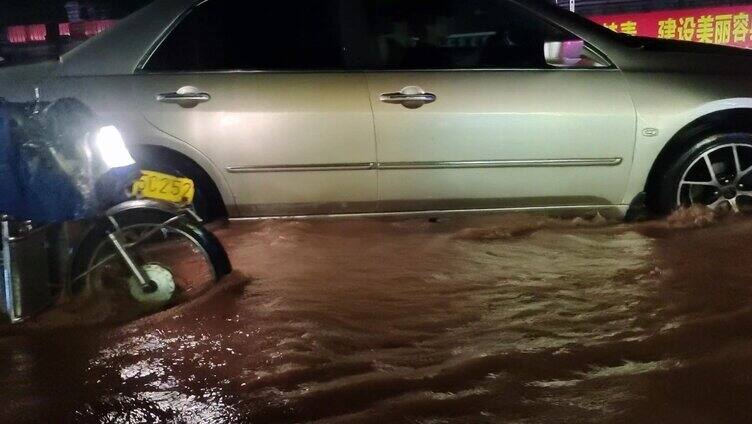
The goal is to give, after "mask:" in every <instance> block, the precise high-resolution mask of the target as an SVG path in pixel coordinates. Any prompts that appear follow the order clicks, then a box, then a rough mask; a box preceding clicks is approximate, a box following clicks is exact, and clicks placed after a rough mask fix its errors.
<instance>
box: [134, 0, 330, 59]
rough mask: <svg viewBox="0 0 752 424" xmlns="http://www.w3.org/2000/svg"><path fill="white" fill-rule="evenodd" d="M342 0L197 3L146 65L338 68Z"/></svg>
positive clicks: (212, 0) (217, 0) (213, 0)
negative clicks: (340, 3) (340, 6)
mask: <svg viewBox="0 0 752 424" xmlns="http://www.w3.org/2000/svg"><path fill="white" fill-rule="evenodd" d="M338 5H339V0H306V1H304V2H298V1H293V2H291V1H285V0H281V1H274V2H263V3H257V2H245V1H222V0H210V1H208V2H206V3H203V4H201V5H199V6H196V7H195V8H193V9H192V10H191V11H190V12H189V13H188V15H187V16H186V17H184V18H183V20H182V21H181V22H180V23H179V24H178V25H177V26H176V27H175V28H174V30H173V31H172V32H171V33H170V34H169V35H168V36H167V38H166V39H165V40H164V41H163V42H162V43H161V45H160V46H159V47H158V48H157V50H156V51H155V52H154V53H153V54H152V56H151V58H150V59H149V61H148V63H147V64H146V65H145V66H144V69H145V70H147V71H157V72H160V71H167V72H169V71H190V72H200V71H222V70H283V71H284V70H293V71H311V70H339V69H343V68H344V58H343V48H342V46H341V43H340V38H341V37H340V29H339V9H338Z"/></svg>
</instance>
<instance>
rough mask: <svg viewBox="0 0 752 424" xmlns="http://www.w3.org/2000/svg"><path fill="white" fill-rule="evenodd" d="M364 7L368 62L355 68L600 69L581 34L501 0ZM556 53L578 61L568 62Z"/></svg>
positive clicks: (377, 1)
mask: <svg viewBox="0 0 752 424" xmlns="http://www.w3.org/2000/svg"><path fill="white" fill-rule="evenodd" d="M360 4H361V11H359V12H358V13H362V14H363V16H364V21H365V22H364V23H363V24H362V28H364V30H365V32H366V33H365V34H364V37H365V38H366V40H365V41H364V42H362V43H361V44H365V45H368V46H369V47H368V51H369V52H371V53H370V55H368V56H366V55H362V54H361V55H360V57H361V58H363V59H362V60H360V63H358V64H355V66H356V67H360V68H371V69H373V68H380V69H385V70H430V69H531V68H532V69H546V68H561V67H597V66H599V65H601V64H600V63H598V61H597V56H596V57H591V56H593V55H592V54H591V52H589V51H588V50H587V48H586V46H585V45H584V43H583V42H582V41H581V40H578V39H577V37H576V36H574V35H572V34H570V33H568V32H566V31H565V30H563V29H561V28H558V27H556V26H554V25H552V24H549V23H548V22H546V21H545V20H543V19H542V18H539V17H537V16H535V15H533V14H532V13H529V12H527V11H526V10H524V9H522V8H520V7H519V6H516V5H513V4H510V3H508V2H506V1H504V0H411V1H405V0H360ZM562 46H564V48H562ZM578 46H579V47H580V48H579V51H578V50H577V47H578ZM557 47H558V48H557ZM553 54H559V55H562V54H569V55H570V56H571V55H572V54H574V55H575V56H576V57H568V58H566V59H567V60H564V59H563V58H562V57H553V56H552V55H553ZM601 66H602V65H601Z"/></svg>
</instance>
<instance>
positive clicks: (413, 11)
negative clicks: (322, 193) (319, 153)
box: [351, 0, 635, 211]
mask: <svg viewBox="0 0 752 424" xmlns="http://www.w3.org/2000/svg"><path fill="white" fill-rule="evenodd" d="M359 5H360V6H359V7H360V10H355V6H353V10H351V13H352V14H353V15H354V16H362V18H361V22H359V23H358V27H359V28H362V29H363V38H364V40H365V41H364V42H363V45H367V46H368V48H367V51H368V52H371V54H370V56H368V55H362V56H363V65H362V66H363V68H365V69H369V70H370V71H369V72H368V85H369V87H370V95H371V103H372V105H373V109H374V114H375V128H376V144H377V162H378V169H379V195H380V200H381V201H382V205H383V210H385V211H390V210H410V209H416V210H425V209H448V208H449V209H455V208H456V209H464V208H507V207H510V208H514V207H546V206H583V205H611V204H618V203H621V201H622V196H623V194H624V192H625V189H626V184H627V180H628V177H629V173H630V169H631V165H632V151H633V148H634V143H635V110H634V106H633V104H632V101H631V98H630V96H629V95H628V92H627V89H626V85H625V82H624V79H623V77H622V75H621V73H620V71H619V70H618V69H616V68H615V67H613V66H611V64H610V63H608V61H607V60H606V59H605V58H603V57H602V56H601V55H599V54H598V53H597V52H596V51H595V49H593V48H592V47H590V46H588V45H586V44H584V43H583V42H582V40H578V39H577V37H575V36H574V35H571V34H569V33H567V32H566V31H564V30H563V29H561V28H558V27H557V26H555V25H554V24H552V23H550V22H548V21H547V20H544V19H543V18H541V17H538V16H537V15H533V14H532V13H530V12H528V11H527V10H525V9H523V8H521V7H519V6H517V5H515V4H512V3H510V2H506V1H504V0H414V1H403V0H361V1H360V2H359ZM547 42H553V43H548V44H546V43H547ZM544 48H547V49H549V55H548V58H549V59H548V60H547V59H546V55H544ZM557 49H558V51H557ZM562 50H565V52H563V53H562ZM566 50H569V52H566ZM565 54H568V55H569V56H570V57H567V58H566V60H563V61H560V62H552V61H551V58H552V57H563V56H564V55H565ZM573 54H574V55H575V56H576V57H572V56H573Z"/></svg>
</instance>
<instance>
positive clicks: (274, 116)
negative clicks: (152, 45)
mask: <svg viewBox="0 0 752 424" xmlns="http://www.w3.org/2000/svg"><path fill="white" fill-rule="evenodd" d="M338 7H339V1H338V0H310V1H306V2H297V1H293V0H281V1H277V2H263V3H253V2H226V1H220V0H210V1H208V2H205V3H202V4H200V5H199V6H197V7H195V8H194V9H192V10H191V11H190V12H189V13H188V14H187V16H185V17H184V18H182V20H181V21H180V22H179V23H178V24H177V26H176V27H175V29H174V30H172V32H171V33H170V34H169V35H168V36H167V37H166V39H165V40H164V41H163V42H162V43H161V45H160V46H159V47H158V48H157V49H156V51H155V52H154V53H153V54H152V56H151V57H150V58H149V60H148V61H147V62H146V64H145V66H144V68H143V69H142V70H141V71H140V72H139V73H138V75H137V76H136V77H135V83H134V89H135V92H136V96H137V98H138V99H139V104H140V108H141V110H142V112H143V114H144V115H145V117H146V119H147V120H148V121H149V122H150V123H151V124H153V125H154V126H155V127H157V128H158V129H159V130H161V131H163V132H164V133H167V134H169V135H170V136H172V137H174V138H176V139H179V140H181V141H182V142H185V143H188V144H190V145H191V146H193V147H195V148H196V149H198V150H199V151H201V152H202V153H203V154H204V155H206V156H207V157H208V158H209V159H210V160H211V161H212V162H213V163H214V164H215V165H216V166H217V167H218V168H220V169H221V171H223V172H224V173H225V177H226V179H227V181H228V183H229V186H230V188H231V190H232V191H233V194H234V196H235V198H236V201H237V204H238V206H239V210H240V212H241V214H243V215H246V216H251V215H287V214H308V213H339V212H368V211H373V210H375V208H376V200H377V191H376V183H377V180H376V178H377V176H376V171H375V169H374V162H375V140H374V130H373V115H372V111H371V105H370V101H369V93H368V89H367V82H366V78H365V76H364V75H363V74H362V73H348V72H343V70H344V65H343V62H342V61H343V59H342V57H343V50H342V45H341V42H340V37H341V34H340V21H339V9H338Z"/></svg>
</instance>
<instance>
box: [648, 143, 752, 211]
mask: <svg viewBox="0 0 752 424" xmlns="http://www.w3.org/2000/svg"><path fill="white" fill-rule="evenodd" d="M653 203H654V205H653V206H654V208H655V209H657V210H658V211H659V212H663V213H669V212H671V211H673V210H676V209H679V208H682V207H691V206H696V205H704V206H706V207H708V208H710V209H713V210H716V211H721V212H741V211H745V210H752V134H749V133H733V134H723V135H716V136H713V137H709V138H707V139H705V140H703V141H702V142H700V143H697V144H696V145H694V146H693V147H692V148H690V149H689V150H688V151H686V152H684V153H683V154H682V155H681V156H679V157H678V158H677V159H676V160H674V161H673V162H672V165H671V166H670V168H669V169H667V170H666V172H664V173H663V175H662V178H660V179H659V185H658V187H656V193H654V197H653Z"/></svg>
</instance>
